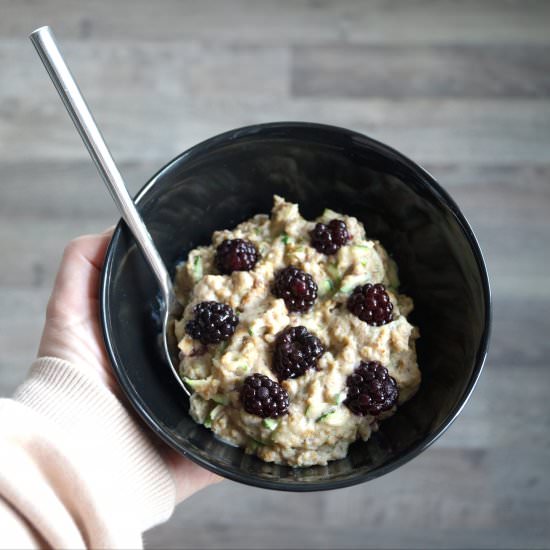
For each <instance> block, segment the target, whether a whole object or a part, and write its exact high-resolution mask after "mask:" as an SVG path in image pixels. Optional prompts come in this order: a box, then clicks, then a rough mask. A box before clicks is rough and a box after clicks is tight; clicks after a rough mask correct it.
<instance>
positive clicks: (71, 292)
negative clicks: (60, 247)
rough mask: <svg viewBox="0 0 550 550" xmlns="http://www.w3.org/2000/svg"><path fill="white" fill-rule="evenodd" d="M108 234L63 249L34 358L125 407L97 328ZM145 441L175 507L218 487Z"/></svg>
mask: <svg viewBox="0 0 550 550" xmlns="http://www.w3.org/2000/svg"><path fill="white" fill-rule="evenodd" d="M112 234H113V229H112V228H111V229H109V230H107V231H106V232H104V233H102V234H101V235H86V236H83V237H79V238H77V239H75V240H73V241H71V242H70V243H69V244H68V245H67V247H66V248H65V252H64V253H63V259H62V260H61V265H60V267H59V271H58V273H57V277H56V279H55V284H54V288H53V291H52V294H51V297H50V300H49V302H48V307H47V310H46V323H45V325H44V330H43V333H42V338H41V341H40V346H39V349H38V355H39V356H42V357H44V356H49V357H58V358H59V359H63V360H65V361H68V362H70V363H72V364H74V365H82V366H84V367H86V368H90V369H92V370H93V371H94V373H95V374H96V375H97V376H98V377H99V378H100V379H101V381H102V382H103V383H104V384H105V385H106V386H107V387H108V388H109V389H110V390H111V391H112V392H113V393H114V394H115V395H116V397H117V398H118V399H119V400H120V401H121V402H122V403H123V404H124V405H125V406H126V405H127V403H126V401H125V399H124V397H123V396H122V395H121V392H120V390H119V388H118V385H117V382H116V380H115V378H114V376H113V372H112V370H111V365H110V362H109V358H108V357H107V353H106V351H105V346H104V344H103V338H102V335H101V328H100V325H99V277H100V273H101V267H102V265H103V261H104V258H105V252H106V250H107V246H108V245H109V241H110V240H111V236H112ZM130 412H131V413H132V411H130ZM151 440H152V442H153V443H154V444H155V445H156V446H157V448H158V449H159V452H160V453H161V455H162V456H163V458H164V459H165V461H166V463H167V464H168V467H169V468H170V470H171V472H172V475H173V477H174V480H175V482H176V493H177V498H178V501H181V500H184V499H185V498H187V497H188V496H190V495H192V494H193V493H194V492H196V491H198V490H199V489H202V488H203V487H206V486H207V485H210V484H212V483H215V482H217V481H221V478H220V477H218V476H216V475H215V474H212V473H211V472H209V471H207V470H205V469H203V468H201V467H200V466H198V465H197V464H195V463H194V462H191V461H190V460H189V459H187V458H184V457H182V456H181V455H179V454H178V453H177V452H176V451H174V450H173V449H171V448H170V447H168V446H167V445H165V444H164V443H163V442H161V441H160V440H158V439H157V438H155V437H154V436H153V435H152V434H151Z"/></svg>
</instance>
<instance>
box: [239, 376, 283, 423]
mask: <svg viewBox="0 0 550 550" xmlns="http://www.w3.org/2000/svg"><path fill="white" fill-rule="evenodd" d="M241 401H242V403H243V406H244V410H245V411H246V412H248V413H250V414H255V415H256V416H261V417H262V418H268V417H269V418H278V417H279V416H283V414H286V413H287V412H288V405H289V400H288V393H287V392H286V390H285V389H284V388H283V387H282V386H280V385H279V384H277V382H275V381H274V380H271V378H269V377H267V376H265V375H263V374H258V373H256V374H253V375H251V376H247V377H246V379H245V381H244V386H243V388H242V390H241Z"/></svg>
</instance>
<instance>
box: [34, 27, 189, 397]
mask: <svg viewBox="0 0 550 550" xmlns="http://www.w3.org/2000/svg"><path fill="white" fill-rule="evenodd" d="M29 38H30V40H31V42H32V43H33V45H34V47H35V48H36V51H37V52H38V55H39V56H40V59H41V60H42V63H43V64H44V67H46V71H48V74H49V75H50V78H51V79H52V82H53V83H54V86H55V87H56V89H57V92H58V93H59V96H60V97H61V101H63V104H64V105H65V108H66V109H67V111H68V113H69V115H70V117H71V119H72V121H73V123H74V125H75V126H76V129H77V130H78V133H79V134H80V137H81V138H82V141H83V142H84V145H86V148H87V149H88V152H89V153H90V156H91V157H92V160H93V161H94V163H95V165H96V168H97V169H98V171H99V173H100V175H101V177H102V178H103V181H104V182H105V185H107V188H108V189H109V192H110V193H111V196H112V197H113V200H114V201H115V204H116V205H117V207H118V209H119V211H120V214H121V215H122V218H123V219H124V221H125V222H126V224H127V225H128V227H129V228H130V231H131V232H132V234H133V236H134V238H135V239H136V241H137V243H138V245H139V247H140V248H141V251H142V252H143V255H144V256H145V259H146V260H147V263H148V264H149V266H150V267H151V269H152V270H153V273H154V274H155V276H156V278H157V281H158V283H159V286H160V289H161V293H162V306H161V307H162V308H163V311H162V349H163V352H164V354H165V356H166V361H167V362H168V364H169V366H170V368H171V369H172V373H173V375H174V377H175V378H176V380H177V381H178V383H179V384H180V386H181V387H182V388H183V390H184V391H185V393H187V395H190V392H189V390H188V389H187V388H186V386H185V384H184V383H183V381H182V379H181V378H180V377H179V375H178V371H177V368H176V367H177V362H178V359H177V352H176V351H175V346H174V342H173V340H174V339H175V335H173V330H172V328H173V327H172V324H173V323H172V322H173V320H174V318H175V315H176V314H177V313H178V311H179V309H180V306H179V303H178V301H177V300H176V296H175V294H174V287H173V286H172V281H171V280H170V276H169V275H168V270H167V269H166V266H165V265H164V262H163V261H162V259H161V257H160V255H159V253H158V251H157V249H156V248H155V245H154V243H153V240H152V239H151V235H150V234H149V231H148V230H147V228H146V227H145V224H144V223H143V220H142V219H141V216H140V215H139V213H138V211H137V209H136V207H135V205H134V202H133V201H132V199H131V197H130V195H129V194H128V191H127V189H126V186H125V184H124V180H123V179H122V176H121V174H120V172H119V171H118V168H117V167H116V164H115V161H114V160H113V157H112V156H111V153H110V151H109V148H108V147H107V145H106V144H105V141H104V140H103V136H102V135H101V132H100V131H99V129H98V127H97V125H96V123H95V120H94V117H93V116H92V113H91V112H90V110H89V109H88V106H87V105H86V102H85V101H84V98H83V97H82V94H81V93H80V89H79V88H78V85H77V84H76V82H75V80H74V78H73V76H72V74H71V71H70V70H69V67H68V66H67V64H66V63H65V61H64V59H63V56H62V55H61V52H60V51H59V48H58V47H57V44H56V41H55V38H54V35H53V33H52V31H51V29H50V28H49V27H40V28H39V29H36V30H35V31H34V32H32V33H31V34H30V35H29ZM171 350H174V351H171Z"/></svg>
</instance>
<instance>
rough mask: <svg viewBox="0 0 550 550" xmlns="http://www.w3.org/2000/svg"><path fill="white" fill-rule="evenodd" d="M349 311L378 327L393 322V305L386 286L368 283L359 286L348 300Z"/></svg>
mask: <svg viewBox="0 0 550 550" xmlns="http://www.w3.org/2000/svg"><path fill="white" fill-rule="evenodd" d="M348 310H349V311H351V313H353V314H354V315H356V316H357V317H359V319H361V321H365V323H367V324H368V325H372V326H375V327H378V326H380V325H385V324H387V323H389V322H390V321H392V320H393V313H392V310H393V304H392V303H391V301H390V297H389V296H388V293H387V292H386V288H385V287H384V285H381V284H377V285H371V284H370V283H367V284H366V285H363V286H357V287H355V289H354V290H353V292H352V293H351V296H350V297H349V298H348Z"/></svg>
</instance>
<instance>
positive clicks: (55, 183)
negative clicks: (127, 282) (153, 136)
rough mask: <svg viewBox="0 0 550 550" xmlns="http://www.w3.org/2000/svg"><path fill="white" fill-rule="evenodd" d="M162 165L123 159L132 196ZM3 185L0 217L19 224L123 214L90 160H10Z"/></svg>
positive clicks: (122, 168) (4, 168)
mask: <svg viewBox="0 0 550 550" xmlns="http://www.w3.org/2000/svg"><path fill="white" fill-rule="evenodd" d="M75 139H77V138H76V136H75ZM160 168H161V163H157V162H148V163H147V162H145V163H141V162H123V163H119V170H120V172H121V173H122V175H123V177H124V179H125V181H126V185H127V188H128V190H129V192H130V194H131V195H132V196H133V195H134V194H136V193H137V192H138V191H139V189H141V187H142V186H143V185H144V184H145V183H146V182H147V180H148V179H149V178H150V177H151V176H152V175H153V174H155V173H156V172H157V171H158V170H159V169H160ZM0 185H1V191H0V199H1V200H0V217H2V218H3V219H5V220H6V219H13V220H14V222H15V223H19V220H21V218H27V219H29V218H30V219H32V221H33V222H39V220H63V219H72V220H74V221H76V220H79V219H83V218H87V219H99V220H102V221H103V220H105V221H109V223H114V222H115V221H116V220H118V218H119V217H120V216H119V214H118V212H117V210H116V207H115V205H114V203H113V200H112V199H111V196H110V195H109V193H108V191H107V188H106V187H105V185H104V183H103V181H102V180H101V178H100V176H99V174H98V172H97V170H96V169H95V166H94V165H93V163H92V161H91V160H89V159H82V160H78V161H74V162H71V161H68V162H63V161H48V160H43V161H36V160H34V159H30V160H29V161H28V162H5V163H2V175H1V184H0ZM22 197H24V200H22ZM21 221H22V220H21Z"/></svg>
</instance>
